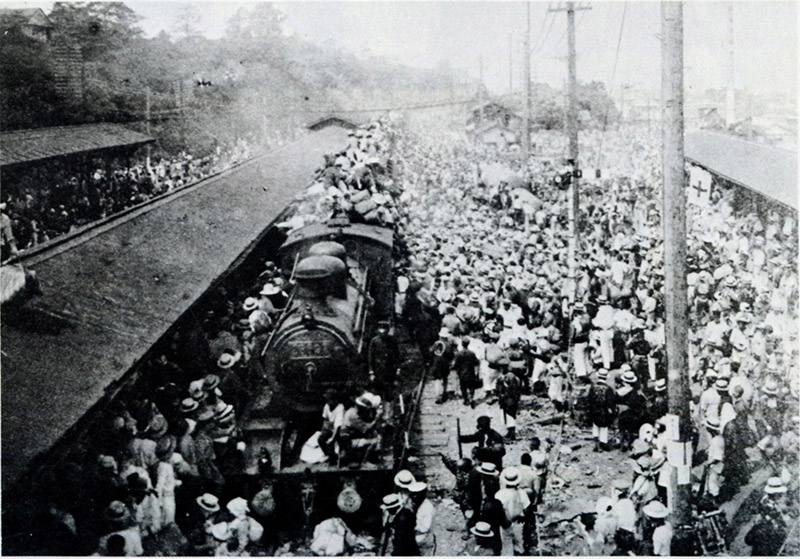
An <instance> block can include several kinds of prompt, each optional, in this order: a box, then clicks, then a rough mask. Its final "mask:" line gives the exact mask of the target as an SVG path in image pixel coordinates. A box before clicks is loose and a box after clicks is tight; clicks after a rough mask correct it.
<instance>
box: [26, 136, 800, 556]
mask: <svg viewBox="0 0 800 559" xmlns="http://www.w3.org/2000/svg"><path fill="white" fill-rule="evenodd" d="M623 132H625V131H620V132H619V133H617V134H616V135H614V136H613V137H610V138H607V139H606V143H605V146H606V147H605V148H604V149H605V151H606V152H607V154H606V155H605V157H606V161H607V165H608V166H609V167H610V168H612V169H613V173H612V174H610V176H603V177H602V178H588V177H587V178H586V179H584V180H582V182H581V188H582V201H581V204H582V205H581V212H580V216H579V228H580V230H581V233H582V234H581V244H580V245H579V246H578V247H577V249H576V253H577V261H578V262H579V265H578V266H577V269H576V270H575V278H574V281H573V282H570V281H569V279H568V278H569V271H570V270H569V262H568V258H567V254H568V252H569V244H570V238H569V227H568V222H567V205H568V201H567V198H566V194H565V191H564V190H562V189H560V188H558V187H557V186H555V185H554V184H553V181H552V177H553V175H554V174H555V173H557V172H559V169H560V168H561V167H560V165H558V164H553V163H548V162H547V161H546V160H544V159H536V158H534V159H532V160H531V162H530V165H529V166H528V168H527V169H522V168H520V167H519V163H518V156H517V155H514V154H507V153H498V152H496V151H492V150H489V149H485V148H481V147H476V146H470V145H467V144H465V143H461V142H457V141H443V140H442V138H441V137H437V138H433V137H421V136H416V135H413V134H411V133H404V132H401V131H400V130H399V129H396V128H393V127H391V126H390V125H389V124H388V123H385V122H384V123H378V124H375V125H372V126H370V127H368V128H363V129H359V130H356V131H353V132H352V133H351V134H350V136H349V140H348V146H347V148H346V149H345V150H344V151H343V152H342V153H339V154H335V155H332V156H330V157H328V158H326V161H325V165H324V166H323V167H322V168H321V169H320V170H319V172H318V173H317V180H316V182H315V183H314V184H313V185H312V187H311V188H310V189H309V190H308V192H307V193H306V197H305V198H304V199H303V200H301V201H300V203H299V205H298V210H297V212H296V214H295V215H294V216H293V217H292V218H290V219H288V220H287V221H286V222H284V223H283V224H282V226H284V227H285V228H287V229H294V228H297V227H300V226H302V225H303V224H306V223H309V222H313V221H319V220H323V219H328V218H330V217H331V216H333V217H334V218H336V217H342V216H344V215H347V217H348V218H349V219H350V220H351V221H355V222H358V221H362V222H366V223H374V224H380V225H384V226H387V227H389V226H393V227H394V230H395V240H396V245H397V256H398V271H399V274H400V277H399V278H398V282H397V283H398V293H397V308H398V310H399V311H400V312H399V314H400V316H401V317H402V319H403V320H404V321H405V322H406V324H408V325H409V326H411V327H413V329H414V335H415V338H416V340H417V341H418V342H419V343H420V347H421V349H422V353H423V357H424V360H425V366H426V368H427V371H428V375H429V376H428V378H429V380H431V381H436V382H438V386H439V394H440V396H439V402H440V403H444V402H446V401H448V399H449V398H450V397H451V394H452V392H453V391H451V390H450V389H449V386H450V384H449V383H450V381H451V377H455V378H454V379H453V380H454V381H455V382H457V386H458V390H457V392H458V398H460V400H461V402H462V404H461V405H464V406H466V407H469V408H472V407H473V406H475V403H476V401H483V402H489V403H491V405H492V406H494V405H496V406H497V407H498V408H499V410H500V411H501V415H502V418H503V423H504V433H502V434H501V433H499V432H498V431H496V430H494V429H493V428H492V427H491V421H490V418H489V417H481V418H480V419H479V420H478V426H477V430H476V431H475V432H474V433H470V434H464V435H462V437H461V442H465V443H466V442H472V443H476V446H475V448H474V450H473V454H472V458H471V459H469V460H467V459H463V460H459V461H454V460H452V459H450V458H448V457H446V456H445V457H443V459H444V461H445V463H446V465H447V467H448V468H450V469H451V471H453V473H454V474H455V477H456V488H455V490H454V495H455V497H454V499H455V500H456V502H457V503H458V504H459V505H460V507H461V510H462V511H463V515H464V536H465V539H467V538H468V539H469V542H467V547H466V548H465V550H464V554H466V555H499V554H500V553H501V552H503V551H504V550H505V551H506V552H513V553H514V554H518V555H522V554H531V553H532V552H534V551H535V546H536V545H537V536H536V532H537V530H536V513H537V510H538V509H539V507H540V506H541V505H542V493H543V488H544V486H545V484H546V483H547V471H548V455H547V448H545V447H546V443H544V442H542V441H539V440H538V439H534V440H533V441H531V443H530V452H527V453H525V454H523V456H522V459H521V461H520V464H518V465H514V466H509V465H508V464H505V465H504V464H503V462H504V460H503V458H504V455H505V448H504V445H505V444H506V443H507V442H508V441H509V440H515V439H516V438H517V435H518V434H517V418H518V417H519V414H520V412H521V411H522V409H521V408H522V407H523V405H522V396H523V395H525V394H535V395H539V396H540V397H542V398H547V399H548V400H550V401H551V402H552V405H553V407H554V409H555V411H556V412H557V413H558V414H559V416H558V417H559V419H560V420H561V421H569V422H574V423H575V424H576V425H578V426H581V427H585V428H586V429H591V430H592V434H593V436H594V438H595V447H594V449H595V451H596V452H598V453H602V452H608V451H613V452H622V453H625V454H627V455H628V456H629V457H630V458H631V463H632V465H633V467H632V472H631V476H630V478H626V479H617V480H614V481H613V483H611V487H609V489H608V496H607V497H606V496H604V497H603V498H601V499H600V500H599V501H598V502H597V503H596V508H595V510H593V511H591V514H586V515H581V516H580V518H579V519H578V520H577V521H576V526H575V529H576V530H577V531H578V532H579V534H580V536H581V541H583V542H584V543H585V546H584V547H583V548H582V550H581V553H583V554H591V555H602V554H619V555H625V554H640V555H641V554H644V555H669V554H670V552H672V553H675V552H676V550H675V549H674V548H673V549H671V543H672V538H673V527H672V526H670V524H669V522H668V521H667V520H666V519H667V517H668V514H669V511H670V508H671V506H672V496H671V495H670V494H669V490H668V485H669V484H668V483H667V481H666V480H667V476H668V475H670V473H671V468H673V464H672V463H671V461H670V460H668V457H669V450H670V440H671V438H672V437H673V435H674V433H672V432H671V430H670V429H672V427H671V424H670V422H669V420H668V419H667V418H666V416H667V412H668V407H667V400H666V391H667V390H668V383H669V381H668V378H667V373H666V355H665V348H664V345H665V334H664V270H663V239H662V234H661V229H660V222H659V202H658V201H659V200H660V199H661V186H660V181H659V163H658V161H659V158H658V152H657V148H656V143H655V140H654V139H653V138H649V137H646V136H644V137H643V136H642V132H641V131H637V132H636V134H637V137H643V139H642V140H640V141H637V142H631V141H628V139H627V135H626V134H625V133H623ZM390 137H391V139H392V142H391V143H392V145H393V149H394V153H392V154H391V155H392V158H393V159H394V161H402V167H401V168H399V169H398V170H397V173H396V174H395V178H394V179H390V178H389V177H388V174H387V173H386V171H387V167H388V166H389V165H390V164H389V163H388V161H387V159H386V157H387V156H388V155H390V154H389V153H387V152H386V148H385V145H386V144H387V140H388V139H389V138H390ZM589 140H590V141H591V140H592V138H591V137H590V138H589ZM537 146H540V147H541V148H543V149H544V148H549V149H550V150H551V151H558V150H559V149H560V148H561V140H560V139H558V138H557V136H555V135H553V136H550V135H548V134H547V133H543V134H542V135H541V137H540V138H538V140H537ZM489 165H495V166H497V165H501V166H505V167H507V168H508V169H509V175H514V174H516V175H519V176H525V174H526V173H527V174H528V176H529V177H530V184H527V182H528V181H527V180H524V179H523V181H522V185H520V184H519V181H511V180H499V181H494V180H490V179H488V178H487V173H485V172H484V171H485V169H487V168H488V166H489ZM168 172H169V171H165V175H166V174H167V173H168ZM170 176H171V174H170ZM584 176H586V174H585V175H584ZM512 184H514V185H516V188H511V185H512ZM730 198H731V197H730V193H729V192H726V191H724V190H722V189H721V188H720V189H718V190H717V195H716V199H715V200H714V202H713V203H712V204H711V205H710V206H709V207H704V208H694V207H693V208H692V209H691V216H690V228H689V230H688V231H687V235H688V240H689V246H690V251H689V254H690V262H689V266H690V274H689V277H688V284H689V303H690V308H691V311H690V317H691V321H690V322H691V335H690V347H689V358H690V359H689V371H688V374H689V375H690V377H691V381H692V409H693V416H694V419H695V421H694V425H693V431H694V436H693V438H692V441H691V447H692V449H693V451H694V465H695V466H696V468H695V470H696V471H695V472H694V474H692V472H689V475H690V476H691V477H690V479H692V480H693V482H694V495H695V499H694V504H695V507H696V508H697V510H698V511H702V510H706V511H710V510H716V508H717V507H719V505H721V504H722V503H724V502H725V501H726V500H729V499H731V498H732V497H733V496H734V495H735V494H736V492H737V491H738V489H739V488H741V487H742V486H743V485H744V484H746V483H747V482H748V481H749V480H750V479H751V475H752V474H753V473H754V471H755V470H757V469H760V468H769V469H771V474H772V475H770V477H769V481H768V483H767V485H766V487H765V489H764V499H763V502H762V504H761V511H760V513H759V516H758V519H757V521H756V523H755V525H754V526H755V527H754V528H753V530H754V531H753V533H752V534H751V535H750V536H749V541H750V542H752V545H753V551H754V553H756V552H761V553H764V554H770V553H767V552H773V553H772V554H774V552H775V551H776V549H773V548H772V547H769V545H773V546H774V542H775V541H779V540H780V535H781V533H783V534H784V535H785V533H786V531H787V530H788V528H789V527H790V526H791V525H792V524H791V523H792V522H796V521H797V519H796V506H794V507H792V506H790V503H796V502H797V499H798V475H797V470H798V468H797V458H798V446H797V442H798V429H800V425H799V424H798V416H797V405H798V397H799V396H800V394H799V392H800V390H799V388H800V387H798V378H800V377H798V371H797V369H796V366H797V365H796V361H797V348H796V342H797V317H798V313H797V303H798V300H797V297H798V292H797V276H796V273H795V269H796V262H797V253H796V242H797V239H796V235H797V231H796V226H795V222H794V221H793V219H792V216H787V215H785V214H784V213H782V212H781V211H779V210H777V209H776V210H773V211H769V212H767V213H766V215H760V214H756V213H754V212H751V211H749V209H748V208H734V207H732V206H731V203H730ZM767 264H768V266H767ZM289 272H290V271H287V270H281V269H280V268H279V267H278V266H276V265H275V264H274V263H272V262H268V263H267V264H266V266H265V269H264V272H263V273H262V274H261V275H260V276H259V277H258V278H257V280H256V281H255V282H254V283H253V284H252V285H246V286H242V287H241V288H239V289H237V290H236V291H226V290H225V289H223V288H220V289H219V290H218V291H217V293H215V294H214V295H213V296H212V297H211V298H210V300H211V302H210V303H209V307H208V309H207V311H206V313H205V315H204V316H203V317H201V322H202V328H200V329H197V330H191V331H186V332H182V333H179V334H176V335H175V336H174V337H173V338H172V340H171V341H170V343H169V344H168V348H167V349H166V350H165V351H164V352H163V354H161V355H159V356H158V357H157V358H154V359H153V360H151V361H150V362H148V363H147V364H145V365H143V368H144V371H145V373H146V374H142V375H141V378H142V380H141V382H140V383H139V384H138V385H137V387H136V389H135V390H134V389H131V390H130V391H129V393H128V394H127V396H126V397H125V398H121V399H119V400H118V401H117V403H116V406H115V408H114V409H113V410H112V413H111V414H110V416H109V418H108V421H107V423H106V424H104V425H102V426H101V427H100V428H99V432H98V433H96V434H95V436H94V437H93V439H92V440H93V442H92V447H91V448H86V449H83V450H84V454H83V455H82V456H81V457H80V459H77V458H76V460H74V461H71V462H67V463H65V464H62V466H61V467H60V469H59V470H58V471H56V472H53V473H52V476H53V477H52V480H50V483H44V484H42V487H43V488H46V489H43V491H44V495H45V502H46V506H45V507H43V508H41V509H40V516H39V517H37V518H36V522H37V523H39V524H38V528H39V529H40V530H41V531H42V532H45V531H46V532H47V533H48V535H49V537H50V540H49V543H48V544H46V545H49V546H51V548H52V549H48V551H53V552H55V553H57V554H64V555H69V554H75V553H85V552H87V551H89V552H96V553H98V554H100V555H111V554H123V555H141V554H142V553H147V554H159V555H161V554H164V555H166V554H176V553H177V554H193V555H235V556H242V555H247V554H263V553H267V554H269V553H273V552H274V551H275V545H276V542H275V541H274V536H275V532H274V530H273V529H272V527H273V525H274V521H275V518H276V500H275V498H274V496H273V490H274V488H273V485H272V476H271V463H270V457H269V456H264V457H263V458H262V460H261V462H260V464H259V466H260V472H261V475H260V476H258V479H259V482H258V484H257V486H256V487H252V486H251V485H250V484H248V481H247V478H248V476H246V475H245V472H244V463H243V460H244V453H245V449H246V442H245V440H244V438H243V435H242V431H241V429H240V428H239V427H238V425H237V419H238V417H240V414H241V412H242V411H243V410H244V408H245V407H246V405H247V403H248V401H249V400H250V398H251V397H252V390H253V387H252V386H251V385H250V382H251V380H252V378H253V375H252V370H251V369H252V367H251V365H252V364H253V363H254V362H255V360H254V356H256V355H258V353H259V352H260V350H261V348H263V346H264V344H265V343H266V342H267V339H268V337H269V333H270V332H271V329H272V328H273V325H274V323H275V321H276V319H277V318H278V317H279V316H280V314H281V312H282V310H283V309H284V308H285V306H286V304H287V300H288V299H289V294H290V292H291V289H292V285H291V282H290V281H289V277H290V274H289ZM385 335H387V332H386V329H384V331H382V332H380V331H379V336H385ZM383 349H384V351H382V352H379V353H378V355H379V356H385V355H388V353H386V351H385V350H386V346H384V348H383ZM384 358H385V357H380V358H379V359H378V361H380V359H384ZM370 366H371V368H377V367H379V366H380V363H379V362H376V363H370ZM384 388H385V387H384ZM375 392H378V393H379V392H381V390H378V389H376V390H375ZM326 398H327V404H326V406H325V408H324V409H323V410H320V415H321V418H320V419H321V420H324V421H322V425H323V427H322V430H321V432H320V433H319V439H318V441H319V447H320V449H321V450H322V452H323V454H324V459H326V460H329V461H333V462H336V461H338V460H339V459H340V457H339V456H338V455H337V449H338V451H341V450H342V449H345V451H346V450H347V449H352V448H359V447H361V443H362V442H364V441H367V443H365V444H364V446H367V447H368V446H369V444H370V443H369V441H370V440H373V439H374V438H375V437H377V436H378V435H377V433H379V432H380V427H379V426H378V425H377V423H376V417H377V415H379V414H378V413H377V412H376V410H377V409H378V408H379V407H380V397H379V396H376V395H375V394H372V393H359V394H348V395H345V394H336V393H329V394H326ZM353 441H360V442H359V443H358V444H356V445H354V444H352V443H353ZM67 480H68V481H69V482H67ZM427 489H428V486H427V483H426V482H425V481H424V480H419V479H416V478H415V477H414V476H413V475H412V474H411V472H408V471H401V472H398V474H397V476H396V477H395V488H394V490H393V491H392V492H391V493H389V494H388V495H386V496H384V497H383V499H382V500H381V502H380V503H374V504H375V505H376V506H377V507H379V510H380V511H381V514H382V516H381V519H380V524H381V526H382V530H381V533H382V537H381V538H380V540H379V541H378V542H373V543H374V545H372V546H371V545H370V544H369V542H366V543H365V541H364V540H358V539H357V538H355V537H353V534H352V533H351V530H350V529H349V528H348V527H347V526H346V523H345V522H343V520H342V519H341V518H338V519H333V518H332V519H325V520H324V522H323V523H321V524H319V525H317V529H316V530H314V537H313V540H314V542H313V544H312V547H314V546H315V545H316V547H315V549H319V550H329V549H336V550H341V551H342V552H344V551H345V548H348V547H351V548H352V546H356V545H360V546H361V547H360V548H359V549H361V550H362V551H363V550H364V549H367V550H370V551H373V552H375V551H378V552H380V553H381V554H390V555H402V556H409V555H420V554H428V555H431V554H434V553H436V540H435V537H434V534H433V529H432V525H433V522H434V518H435V507H434V506H433V503H432V501H431V500H430V499H429V498H428V497H427ZM345 492H346V491H343V494H344V493H345ZM340 497H341V495H340ZM338 505H339V508H340V510H341V512H342V517H343V518H347V515H348V514H352V513H353V512H355V511H356V510H358V508H359V507H360V506H361V504H360V499H356V498H351V499H347V498H340V499H339V502H338ZM325 522H327V523H325ZM767 536H768V537H767ZM358 542H360V543H358ZM768 542H772V543H771V544H770V543H768ZM779 545H780V544H779ZM680 551H682V552H683V551H685V549H684V548H680ZM39 552H41V549H39ZM323 554H328V552H327V551H324V552H323Z"/></svg>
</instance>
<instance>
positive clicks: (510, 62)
mask: <svg viewBox="0 0 800 559" xmlns="http://www.w3.org/2000/svg"><path fill="white" fill-rule="evenodd" d="M513 92H514V34H513V33H509V34H508V93H509V94H511V93H513Z"/></svg>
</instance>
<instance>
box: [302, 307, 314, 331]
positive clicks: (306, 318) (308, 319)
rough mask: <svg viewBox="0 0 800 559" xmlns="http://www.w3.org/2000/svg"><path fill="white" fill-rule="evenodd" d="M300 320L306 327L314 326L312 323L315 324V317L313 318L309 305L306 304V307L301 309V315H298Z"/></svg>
mask: <svg viewBox="0 0 800 559" xmlns="http://www.w3.org/2000/svg"><path fill="white" fill-rule="evenodd" d="M300 320H302V321H303V324H304V325H305V326H306V328H311V327H313V326H314V324H316V322H317V319H316V318H314V313H313V312H312V310H311V307H310V306H306V308H305V309H304V310H303V315H302V316H301V317H300Z"/></svg>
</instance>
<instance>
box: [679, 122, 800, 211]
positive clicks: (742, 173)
mask: <svg viewBox="0 0 800 559" xmlns="http://www.w3.org/2000/svg"><path fill="white" fill-rule="evenodd" d="M684 155H685V157H686V159H688V160H690V161H692V162H694V163H697V164H698V165H701V166H702V167H705V168H706V169H707V170H709V171H711V172H713V173H716V174H718V175H720V176H722V177H724V178H726V179H728V180H731V181H733V182H736V183H739V184H741V185H742V186H745V187H747V188H750V189H752V190H755V191H756V192H759V193H761V194H763V195H765V196H768V197H770V198H772V199H774V200H777V201H778V202H781V203H782V204H785V205H787V206H789V207H791V208H794V209H797V152H793V151H788V150H784V149H780V148H775V147H772V146H767V145H764V144H757V143H754V142H748V141H746V140H741V139H739V138H735V137H732V136H728V135H726V134H720V133H715V132H708V131H705V130H701V131H698V132H692V133H691V134H687V135H686V139H685V144H684Z"/></svg>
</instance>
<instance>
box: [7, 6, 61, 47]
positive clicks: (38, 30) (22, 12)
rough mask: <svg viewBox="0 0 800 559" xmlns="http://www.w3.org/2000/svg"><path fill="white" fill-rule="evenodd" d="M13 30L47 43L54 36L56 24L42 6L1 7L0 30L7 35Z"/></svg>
mask: <svg viewBox="0 0 800 559" xmlns="http://www.w3.org/2000/svg"><path fill="white" fill-rule="evenodd" d="M12 30H17V31H19V32H20V33H22V34H23V35H25V36H26V37H30V38H31V39H35V40H37V41H42V42H45V43H46V42H49V41H50V39H51V37H52V36H53V31H55V26H54V25H53V22H52V21H50V18H48V17H47V16H46V15H45V13H44V12H43V11H42V9H41V8H21V9H11V8H0V31H2V33H3V34H4V35H5V34H6V33H8V32H9V31H12Z"/></svg>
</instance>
